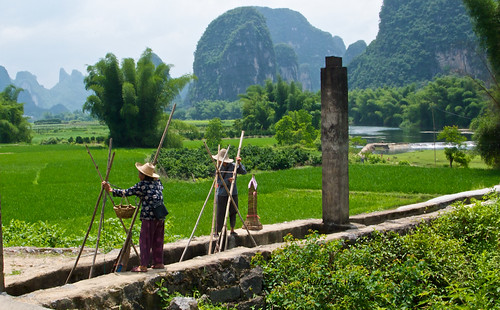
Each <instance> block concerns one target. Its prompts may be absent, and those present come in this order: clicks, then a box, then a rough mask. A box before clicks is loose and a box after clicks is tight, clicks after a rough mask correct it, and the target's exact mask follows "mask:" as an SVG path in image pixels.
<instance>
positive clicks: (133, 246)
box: [85, 145, 139, 256]
mask: <svg viewBox="0 0 500 310" xmlns="http://www.w3.org/2000/svg"><path fill="white" fill-rule="evenodd" d="M85 147H86V148H87V153H88V154H89V156H90V159H92V162H93V163H94V166H95V169H96V170H97V173H98V174H99V178H100V179H101V182H102V181H104V179H103V178H102V175H101V172H100V171H99V166H98V165H97V163H96V162H95V160H94V157H92V154H91V153H90V151H89V148H88V147H87V145H85ZM106 194H107V196H108V198H109V200H111V203H112V204H113V207H114V206H115V202H114V201H113V198H112V197H111V194H110V193H108V192H106ZM118 220H119V221H120V223H121V224H122V228H123V231H125V233H127V232H128V230H127V227H126V226H125V223H124V222H123V220H122V219H121V218H118ZM132 248H133V249H134V252H135V255H137V256H139V252H138V251H137V248H136V247H135V244H134V243H133V242H132Z"/></svg>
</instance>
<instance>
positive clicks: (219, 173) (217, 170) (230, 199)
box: [205, 132, 257, 251]
mask: <svg viewBox="0 0 500 310" xmlns="http://www.w3.org/2000/svg"><path fill="white" fill-rule="evenodd" d="M243 133H244V132H242V133H241V139H240V146H239V148H240V149H241V143H242V140H243ZM205 149H207V152H208V154H209V155H210V157H212V153H211V152H210V149H209V148H208V146H207V145H206V143H205ZM239 153H240V150H238V155H237V157H239ZM226 154H227V152H226ZM212 158H213V157H212ZM215 168H216V172H217V175H218V176H219V178H221V180H224V178H223V177H222V174H221V172H220V169H218V168H217V165H216V167H215ZM236 169H237V166H236V165H235V170H234V172H233V183H231V190H229V189H228V188H227V185H226V183H225V182H222V185H223V186H224V189H225V190H226V192H228V193H229V192H231V195H229V199H228V205H227V206H226V216H225V218H224V225H223V227H222V229H224V227H226V225H227V217H228V210H229V203H230V202H231V203H232V204H233V206H234V208H235V209H236V212H237V213H238V215H239V217H240V219H241V222H242V223H243V227H245V229H246V231H247V233H248V235H249V236H250V239H252V242H253V244H254V245H255V246H257V242H255V239H254V238H253V236H252V234H251V233H250V230H249V229H248V227H247V226H246V224H245V221H244V220H243V217H242V216H241V213H240V210H239V209H238V208H237V206H236V202H235V201H234V199H233V196H232V190H233V188H232V187H234V182H235V177H234V176H235V175H236ZM226 230H227V227H226ZM221 238H222V231H221V234H220V235H219V240H218V242H219V251H220V244H221ZM226 243H227V242H226Z"/></svg>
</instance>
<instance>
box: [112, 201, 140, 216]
mask: <svg viewBox="0 0 500 310" xmlns="http://www.w3.org/2000/svg"><path fill="white" fill-rule="evenodd" d="M113 209H114V210H115V213H116V216H117V217H118V218H121V219H129V218H131V217H132V215H134V212H135V206H134V205H131V204H128V205H122V204H120V205H116V206H114V207H113Z"/></svg>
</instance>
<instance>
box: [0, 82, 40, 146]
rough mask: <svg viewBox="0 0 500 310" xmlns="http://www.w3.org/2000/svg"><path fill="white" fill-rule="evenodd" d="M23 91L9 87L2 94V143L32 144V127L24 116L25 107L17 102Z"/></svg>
mask: <svg viewBox="0 0 500 310" xmlns="http://www.w3.org/2000/svg"><path fill="white" fill-rule="evenodd" d="M22 90H23V89H22V88H17V87H15V86H13V85H9V86H7V87H6V88H5V89H4V91H3V92H1V93H0V143H15V142H28V143H30V142H31V139H32V132H31V126H30V124H29V123H28V119H27V118H26V117H24V116H23V114H24V105H23V104H22V103H18V102H17V97H18V95H19V93H20V92H21V91H22Z"/></svg>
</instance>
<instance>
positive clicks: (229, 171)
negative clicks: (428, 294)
mask: <svg viewBox="0 0 500 310" xmlns="http://www.w3.org/2000/svg"><path fill="white" fill-rule="evenodd" d="M234 165H235V164H234V163H228V164H226V166H224V165H223V166H222V167H221V168H220V173H221V174H222V177H223V178H224V182H225V183H226V185H227V188H228V189H229V190H231V182H229V178H231V177H232V176H233V172H234ZM236 173H239V174H246V173H247V170H246V169H245V166H243V164H242V163H239V165H238V168H237V169H236ZM217 195H218V196H229V194H228V192H227V191H226V189H225V188H224V185H223V184H222V180H221V179H220V177H217ZM233 195H238V187H237V186H236V180H235V181H234V188H233Z"/></svg>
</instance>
